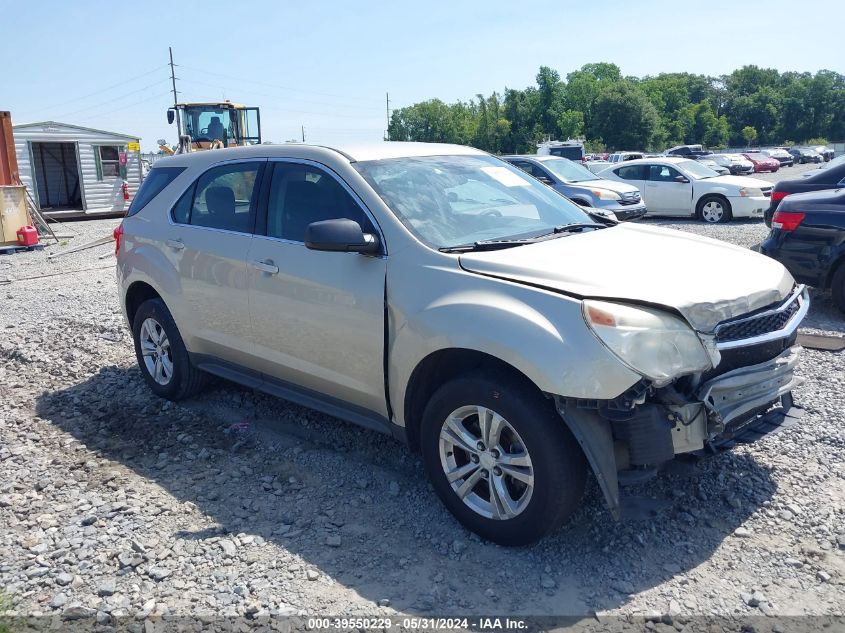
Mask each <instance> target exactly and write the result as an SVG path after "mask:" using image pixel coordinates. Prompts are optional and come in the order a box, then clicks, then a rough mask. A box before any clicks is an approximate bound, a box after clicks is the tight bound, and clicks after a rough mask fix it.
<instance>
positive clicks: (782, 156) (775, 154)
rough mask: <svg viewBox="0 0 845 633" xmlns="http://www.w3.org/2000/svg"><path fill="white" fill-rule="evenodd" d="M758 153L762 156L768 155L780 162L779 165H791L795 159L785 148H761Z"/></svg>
mask: <svg viewBox="0 0 845 633" xmlns="http://www.w3.org/2000/svg"><path fill="white" fill-rule="evenodd" d="M760 153H761V154H763V155H764V156H768V157H769V158H774V159H775V160H776V161H778V162H779V163H780V166H781V167H792V165H793V164H794V163H795V160H794V159H793V158H792V154H790V153H789V152H787V151H786V150H785V149H778V148H775V149H763V150H760Z"/></svg>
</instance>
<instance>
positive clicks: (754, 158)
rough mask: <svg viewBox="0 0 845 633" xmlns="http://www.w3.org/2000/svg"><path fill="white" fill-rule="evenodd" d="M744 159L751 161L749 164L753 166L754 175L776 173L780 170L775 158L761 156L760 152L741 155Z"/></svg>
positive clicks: (778, 162)
mask: <svg viewBox="0 0 845 633" xmlns="http://www.w3.org/2000/svg"><path fill="white" fill-rule="evenodd" d="M743 156H745V158H747V159H748V160H749V161H751V164H752V165H753V166H754V171H755V173H759V172H763V171H769V172H772V173H774V172H776V171H777V170H778V169H780V161H779V160H777V159H775V158H770V157H768V156H766V155H765V154H763V153H762V152H753V153H752V152H749V153H747V154H743Z"/></svg>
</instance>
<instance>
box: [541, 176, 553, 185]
mask: <svg viewBox="0 0 845 633" xmlns="http://www.w3.org/2000/svg"><path fill="white" fill-rule="evenodd" d="M537 180H539V181H540V182H542V183H543V184H544V185H549V186H552V185H553V184H555V183H554V181H553V180H552V179H551V178H549V177H548V176H537Z"/></svg>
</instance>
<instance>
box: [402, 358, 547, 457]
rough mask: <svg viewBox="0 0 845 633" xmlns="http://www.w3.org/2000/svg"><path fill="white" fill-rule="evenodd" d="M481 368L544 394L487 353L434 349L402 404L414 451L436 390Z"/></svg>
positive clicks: (415, 373) (418, 367)
mask: <svg viewBox="0 0 845 633" xmlns="http://www.w3.org/2000/svg"><path fill="white" fill-rule="evenodd" d="M478 369H485V370H489V371H493V372H496V373H497V374H500V375H501V376H502V377H503V378H510V379H512V380H515V381H517V382H520V383H521V384H523V385H525V386H528V387H529V388H530V389H532V390H533V391H536V393H537V396H538V397H545V394H544V393H543V391H542V390H541V389H540V387H538V386H537V384H536V383H535V382H534V381H532V380H531V379H530V378H529V377H528V376H526V375H525V374H524V373H523V372H522V371H520V370H519V369H517V368H516V367H514V366H513V365H511V364H509V363H507V362H505V361H503V360H501V359H500V358H496V357H495V356H493V355H491V354H487V353H486V352H480V351H478V350H474V349H467V348H461V347H451V348H445V349H440V350H437V351H435V352H432V353H430V354H429V355H428V356H426V357H425V358H423V359H422V360H421V361H420V362H419V363H417V365H416V367H415V368H414V370H413V371H412V372H411V377H410V379H409V381H408V386H407V388H406V389H405V398H404V402H403V406H402V410H403V415H404V419H405V435H406V439H407V442H408V445H409V446H410V447H411V448H412V449H413V450H418V449H419V439H420V438H419V433H420V427H421V422H422V417H423V411H424V410H425V405H426V403H427V402H428V401H429V400H430V399H431V396H432V395H433V394H434V392H435V391H437V389H438V388H440V387H441V386H442V385H444V384H446V383H447V382H449V381H450V380H453V379H455V378H457V377H459V376H463V375H466V374H467V373H470V372H472V371H473V370H478Z"/></svg>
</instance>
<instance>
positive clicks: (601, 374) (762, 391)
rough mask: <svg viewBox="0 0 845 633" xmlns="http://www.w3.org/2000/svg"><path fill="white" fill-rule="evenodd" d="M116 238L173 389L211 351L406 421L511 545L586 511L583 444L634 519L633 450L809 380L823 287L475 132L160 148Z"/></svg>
mask: <svg viewBox="0 0 845 633" xmlns="http://www.w3.org/2000/svg"><path fill="white" fill-rule="evenodd" d="M666 160H671V159H666ZM690 162H692V161H690ZM693 164H694V163H693ZM626 165H630V163H627V164H626ZM698 167H699V168H700V169H703V168H701V167H700V166H698ZM621 168H626V167H624V166H623V167H621ZM115 253H116V256H117V282H118V288H119V300H120V305H121V307H122V309H123V312H124V314H125V316H126V319H127V322H128V323H129V325H130V328H131V333H132V338H133V341H134V345H135V355H136V358H137V362H138V366H139V368H140V373H141V376H142V377H143V380H144V381H145V382H146V384H147V385H148V387H149V388H150V390H151V391H153V392H154V393H155V394H157V395H159V396H161V397H163V398H167V399H170V400H180V399H183V398H186V397H188V396H190V395H191V394H196V393H198V392H199V391H200V390H201V387H202V385H203V382H204V377H205V375H206V374H207V373H210V374H215V375H218V376H222V377H224V378H226V379H228V380H234V381H236V382H240V383H242V384H245V385H248V386H250V387H253V388H256V389H260V390H263V391H266V392H268V393H271V394H275V395H278V396H281V397H284V398H287V399H289V400H292V401H294V402H298V403H301V404H305V405H307V406H309V407H312V408H316V409H319V410H321V411H323V412H326V413H329V414H331V415H333V416H335V417H338V418H341V419H345V420H350V421H353V422H356V423H358V424H361V425H363V426H366V427H368V428H371V429H378V430H381V431H384V432H387V433H392V434H393V435H394V436H395V437H397V438H399V439H401V440H403V441H405V442H407V443H408V444H409V445H410V446H411V447H412V448H413V449H415V450H418V451H419V452H420V453H421V456H422V462H423V465H424V467H425V471H426V473H427V475H428V477H429V479H430V481H431V484H432V486H433V488H434V490H435V492H436V493H437V495H438V496H439V497H440V498H441V499H442V501H443V502H444V504H445V505H446V507H447V508H448V509H449V510H450V511H451V512H452V513H453V514H454V515H455V516H456V517H457V518H458V520H459V521H461V522H462V523H463V524H464V525H465V526H467V527H468V528H469V529H471V530H473V531H475V532H476V533H477V534H479V535H481V536H482V537H483V538H485V539H489V540H491V541H494V542H497V543H502V544H507V545H514V544H522V543H529V542H532V541H535V540H537V539H539V538H541V537H542V536H543V535H544V534H546V533H548V532H549V531H550V530H552V529H554V528H555V527H557V526H558V525H560V524H561V523H563V522H564V521H565V520H566V519H567V518H568V517H570V516H571V515H572V514H573V512H574V511H575V510H576V508H577V507H578V505H579V503H580V500H581V497H582V494H583V491H584V485H585V480H586V474H587V468H588V464H589V466H590V467H592V469H593V470H594V472H595V473H596V479H597V481H598V482H599V484H600V486H601V488H602V491H603V493H604V496H605V499H606V500H607V503H608V505H609V507H610V510H611V512H612V514H613V516H615V517H617V518H618V517H619V514H620V503H619V477H620V475H619V473H620V472H622V476H623V477H624V475H625V472H630V471H631V470H633V471H634V472H636V474H637V475H642V474H643V473H644V472H646V473H649V472H651V473H656V468H657V466H659V465H660V464H662V463H664V462H666V461H667V460H671V459H672V458H673V457H674V456H675V455H676V454H682V453H690V452H693V453H694V452H698V453H707V452H708V451H710V450H712V449H713V448H717V447H720V446H727V445H728V444H727V443H729V442H731V440H732V439H733V438H734V437H735V436H736V435H737V434H739V433H744V432H745V431H747V430H748V429H749V427H750V428H753V429H758V428H761V424H762V423H764V422H766V419H765V418H763V419H761V412H763V411H766V410H767V409H770V408H771V407H773V406H776V405H777V404H778V403H782V404H783V406H784V407H789V406H790V404H791V402H792V396H791V392H792V389H793V388H794V387H795V386H796V385H797V384H799V381H800V378H798V377H797V376H795V374H794V370H795V367H796V365H797V363H798V361H799V357H800V346H797V345H796V344H795V340H796V336H797V328H798V325H799V323H800V321H801V319H802V318H803V316H804V314H805V313H806V311H807V308H808V306H809V300H808V298H807V293H806V291H805V290H804V289H803V288H802V287H801V286H796V284H795V282H794V280H793V279H792V277H791V275H790V274H789V273H788V272H787V270H786V269H785V268H784V267H783V266H782V265H781V264H779V263H778V262H776V261H774V260H773V259H771V258H768V257H765V256H763V255H760V254H759V253H755V252H752V251H750V250H748V249H745V248H740V247H737V246H732V245H729V244H727V243H722V242H715V241H713V240H710V239H707V238H704V237H700V236H697V235H692V234H689V233H683V234H682V233H678V232H676V231H672V230H669V229H664V228H660V227H656V226H646V225H641V224H639V223H631V222H623V223H615V222H611V221H597V220H595V219H593V218H591V217H590V216H589V215H588V214H586V213H585V212H584V211H583V210H582V209H581V208H580V207H579V206H578V205H576V204H574V203H573V202H571V201H569V200H567V199H566V198H565V197H564V196H561V195H560V194H558V193H557V192H555V191H552V190H551V189H550V188H549V187H547V186H546V185H543V184H542V183H540V182H539V181H538V180H536V179H535V178H532V177H530V176H529V175H528V174H526V173H524V172H522V171H521V170H519V169H517V168H515V167H513V166H512V165H509V164H508V163H506V162H504V161H502V160H499V159H498V158H495V157H493V156H490V155H488V154H485V153H484V152H481V151H478V150H475V149H472V148H468V147H460V146H454V145H441V144H434V143H378V144H372V145H358V146H349V147H342V148H336V149H333V148H328V147H317V146H309V145H304V144H286V145H255V146H250V147H241V148H230V149H227V150H226V151H224V152H223V151H221V152H191V153H186V154H179V155H175V156H172V157H168V158H163V159H161V160H159V161H157V162H156V164H155V165H154V166H153V168H152V170H151V171H150V176H149V177H148V178H147V179H146V180H145V181H144V183H143V185H142V187H141V189H140V190H139V191H138V193H137V195H136V196H135V199H134V200H133V202H132V205H131V206H130V209H129V212H128V215H127V217H126V218H124V219H123V221H122V223H121V224H120V226H119V227H118V228H117V229H116V230H115ZM667 264H668V265H667ZM656 270H659V271H660V279H659V282H656V281H655V277H654V275H653V274H651V272H650V271H656ZM738 271H741V274H738ZM773 311H779V313H780V312H783V311H789V314H790V315H791V316H790V318H789V319H786V320H784V319H779V320H775V319H771V318H768V317H769V315H770V314H771V313H772V312H773ZM376 503H377V501H376Z"/></svg>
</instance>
